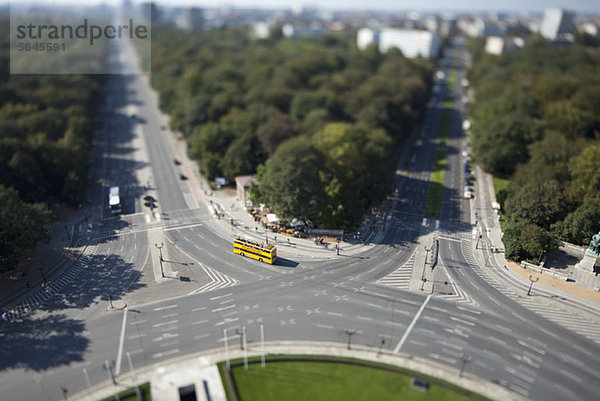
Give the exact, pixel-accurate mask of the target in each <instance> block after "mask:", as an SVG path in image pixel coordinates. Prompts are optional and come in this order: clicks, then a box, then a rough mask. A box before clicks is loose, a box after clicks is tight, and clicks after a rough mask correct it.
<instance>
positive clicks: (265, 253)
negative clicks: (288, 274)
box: [233, 237, 277, 265]
mask: <svg viewBox="0 0 600 401" xmlns="http://www.w3.org/2000/svg"><path fill="white" fill-rule="evenodd" d="M233 253H237V254H238V255H242V256H247V257H249V258H252V259H256V260H258V261H259V262H267V263H269V264H271V265H272V264H273V263H275V261H276V260H277V248H276V247H275V246H274V245H264V244H257V243H256V242H252V241H248V240H247V239H243V238H240V237H235V238H234V239H233Z"/></svg>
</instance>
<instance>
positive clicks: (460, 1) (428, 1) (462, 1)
mask: <svg viewBox="0 0 600 401" xmlns="http://www.w3.org/2000/svg"><path fill="white" fill-rule="evenodd" d="M146 1H148V0H132V2H133V3H143V2H146ZM11 2H12V3H13V4H20V3H29V2H30V3H40V4H48V5H66V4H75V5H97V4H112V5H115V4H120V3H121V2H122V0H32V1H28V0H0V4H4V5H6V4H9V3H11ZM154 2H155V3H156V4H158V5H160V6H169V7H174V6H184V7H191V6H198V7H219V6H232V7H239V8H251V7H256V8H269V9H276V8H292V7H298V6H305V7H317V8H321V9H339V10H342V9H354V10H395V11H401V10H417V11H512V12H536V11H543V10H544V9H547V8H565V9H569V10H573V11H575V12H585V13H596V14H600V5H599V3H598V1H597V0H595V1H594V0H570V1H565V0H528V1H522V0H504V1H502V2H482V1H481V0H479V1H478V0H455V1H453V2H447V1H442V0H369V1H365V0H345V1H344V2H343V3H340V2H339V1H336V0H320V1H282V0H216V1H215V0H155V1H154Z"/></svg>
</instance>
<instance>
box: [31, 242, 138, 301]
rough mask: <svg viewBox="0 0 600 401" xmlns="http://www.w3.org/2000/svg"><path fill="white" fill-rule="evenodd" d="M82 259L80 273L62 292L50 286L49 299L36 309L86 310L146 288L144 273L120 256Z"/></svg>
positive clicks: (94, 256) (97, 255)
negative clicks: (141, 278)
mask: <svg viewBox="0 0 600 401" xmlns="http://www.w3.org/2000/svg"><path fill="white" fill-rule="evenodd" d="M82 258H84V259H82V260H80V261H79V262H78V263H82V264H83V268H82V269H81V271H80V272H79V273H78V274H77V275H76V276H75V277H73V278H72V280H71V281H70V282H68V283H67V284H66V285H64V287H63V288H61V289H59V290H56V286H53V285H52V283H49V285H47V286H46V290H45V291H46V292H47V294H48V295H49V296H48V298H47V300H46V301H45V302H44V303H43V304H41V305H37V306H35V308H37V309H40V310H44V311H48V312H56V311H61V310H65V309H84V308H87V307H89V306H92V305H94V304H98V303H99V302H100V301H106V302H108V301H110V300H111V299H112V300H113V301H117V300H119V299H121V298H123V297H124V296H125V295H126V294H127V293H130V292H133V291H136V290H138V289H140V288H143V287H145V286H146V284H143V283H140V277H141V271H140V270H137V269H135V265H134V264H132V263H127V262H125V261H124V260H123V259H122V258H121V257H120V256H119V255H114V254H110V255H106V254H95V255H91V256H82ZM73 268H76V267H73Z"/></svg>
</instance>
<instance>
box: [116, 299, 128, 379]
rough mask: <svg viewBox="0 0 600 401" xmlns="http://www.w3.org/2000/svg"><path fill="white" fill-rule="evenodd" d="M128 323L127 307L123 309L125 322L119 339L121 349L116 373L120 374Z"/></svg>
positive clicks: (118, 354) (118, 353)
mask: <svg viewBox="0 0 600 401" xmlns="http://www.w3.org/2000/svg"><path fill="white" fill-rule="evenodd" d="M126 325H127V307H125V310H124V311H123V324H122V325H121V338H120V339H119V351H118V352H117V363H116V367H115V373H116V375H117V376H118V375H119V373H121V359H122V357H123V344H124V342H125V328H126Z"/></svg>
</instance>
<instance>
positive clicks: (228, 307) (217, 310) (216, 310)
mask: <svg viewBox="0 0 600 401" xmlns="http://www.w3.org/2000/svg"><path fill="white" fill-rule="evenodd" d="M231 308H235V305H227V306H224V307H223V308H216V309H212V310H211V312H213V313H216V312H221V311H224V310H227V309H231Z"/></svg>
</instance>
